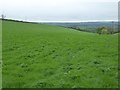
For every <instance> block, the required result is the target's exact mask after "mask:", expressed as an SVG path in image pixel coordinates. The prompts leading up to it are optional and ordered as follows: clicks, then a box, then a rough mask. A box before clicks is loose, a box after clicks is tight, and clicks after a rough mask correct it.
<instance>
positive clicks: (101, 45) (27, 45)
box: [2, 21, 118, 88]
mask: <svg viewBox="0 0 120 90" xmlns="http://www.w3.org/2000/svg"><path fill="white" fill-rule="evenodd" d="M2 48H3V52H2V53H3V72H2V74H3V82H2V83H3V84H2V86H3V88H116V87H118V36H117V35H98V34H95V33H87V32H80V31H75V30H72V29H67V28H63V27H58V26H49V25H44V24H30V23H20V22H12V21H3V47H2Z"/></svg>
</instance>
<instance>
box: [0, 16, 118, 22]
mask: <svg viewBox="0 0 120 90" xmlns="http://www.w3.org/2000/svg"><path fill="white" fill-rule="evenodd" d="M0 19H2V18H1V17H0ZM4 19H8V20H17V21H24V22H36V23H72V22H78V23H79V22H118V21H119V20H81V21H80V20H78V21H62V20H61V21H60V20H57V21H49V20H48V21H47V20H46V21H43V20H42V21H38V20H37V21H36V20H24V19H13V18H4Z"/></svg>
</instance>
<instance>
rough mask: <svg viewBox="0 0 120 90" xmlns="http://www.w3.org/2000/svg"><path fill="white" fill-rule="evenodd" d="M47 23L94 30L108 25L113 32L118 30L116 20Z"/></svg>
mask: <svg viewBox="0 0 120 90" xmlns="http://www.w3.org/2000/svg"><path fill="white" fill-rule="evenodd" d="M46 24H49V25H57V26H63V27H67V28H71V27H72V28H76V27H78V28H80V29H82V30H87V31H91V32H95V31H96V29H97V28H99V27H108V28H111V29H112V30H113V31H114V32H117V31H118V22H76V23H73V22H70V23H46Z"/></svg>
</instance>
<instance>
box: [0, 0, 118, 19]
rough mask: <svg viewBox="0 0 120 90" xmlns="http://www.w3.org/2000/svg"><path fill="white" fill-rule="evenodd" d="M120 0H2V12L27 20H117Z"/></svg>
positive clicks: (8, 16) (0, 5) (0, 10)
mask: <svg viewBox="0 0 120 90" xmlns="http://www.w3.org/2000/svg"><path fill="white" fill-rule="evenodd" d="M118 1H119V0H0V14H2V13H3V14H4V15H6V18H12V19H19V20H27V21H94V20H117V19H118Z"/></svg>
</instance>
